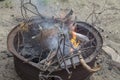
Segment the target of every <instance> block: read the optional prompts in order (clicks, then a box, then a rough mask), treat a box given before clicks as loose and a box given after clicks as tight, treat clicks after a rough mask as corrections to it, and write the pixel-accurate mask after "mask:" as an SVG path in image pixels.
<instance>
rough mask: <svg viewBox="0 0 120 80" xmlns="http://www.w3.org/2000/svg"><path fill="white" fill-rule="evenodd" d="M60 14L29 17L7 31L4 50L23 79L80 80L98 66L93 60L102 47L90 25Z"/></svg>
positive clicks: (96, 33)
mask: <svg viewBox="0 0 120 80" xmlns="http://www.w3.org/2000/svg"><path fill="white" fill-rule="evenodd" d="M72 13H73V11H72V10H70V12H69V13H68V14H67V15H66V16H65V17H64V18H45V17H43V16H41V15H39V16H35V17H31V18H29V19H26V20H24V21H23V22H22V23H20V24H19V25H17V26H16V27H15V28H14V29H12V31H11V32H10V33H9V35H8V39H7V40H8V41H7V46H8V50H9V51H10V52H11V53H12V54H13V55H14V64H15V69H16V72H17V73H18V75H19V76H20V77H21V78H22V79H23V80H68V79H69V80H84V79H86V78H88V77H89V76H90V75H91V74H92V73H94V72H96V71H98V70H100V66H99V65H96V66H95V67H94V64H95V60H96V57H97V55H98V54H99V52H100V50H101V47H102V43H103V42H102V38H101V35H100V34H99V32H98V31H97V30H96V29H95V28H94V27H93V26H91V25H89V24H87V23H85V22H80V21H73V20H71V19H70V16H71V15H72Z"/></svg>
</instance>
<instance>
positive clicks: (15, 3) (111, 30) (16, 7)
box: [0, 0, 120, 80]
mask: <svg viewBox="0 0 120 80" xmlns="http://www.w3.org/2000/svg"><path fill="white" fill-rule="evenodd" d="M33 1H34V3H35V4H36V5H38V6H41V8H40V11H41V12H42V14H44V15H46V16H57V17H58V13H59V9H60V8H63V9H66V8H69V9H70V8H72V9H73V11H74V15H76V16H77V19H78V20H79V21H86V22H88V23H89V24H91V25H94V27H96V28H97V30H98V31H99V32H100V33H101V35H102V37H103V40H104V46H109V47H111V48H112V49H114V50H115V52H116V53H117V54H118V55H120V0H45V1H43V0H42V1H41V0H40V1H39V4H40V5H39V4H38V3H37V2H35V1H37V0H33ZM50 1H51V2H50ZM54 6H56V7H54ZM46 11H47V12H46ZM93 11H94V12H95V13H94V14H93ZM47 13H50V14H47ZM90 14H91V15H90ZM88 16H89V18H88ZM21 17H22V16H21V14H20V2H19V0H5V1H0V80H21V79H20V78H19V76H18V75H17V74H16V72H15V70H14V64H13V57H12V55H11V54H10V53H9V52H8V51H7V45H6V41H7V35H8V33H9V32H10V30H11V29H12V28H13V27H14V26H16V25H17V24H18V23H19V22H18V21H16V20H19V18H21ZM96 17H97V20H96ZM87 18H88V19H87ZM99 60H101V61H100V63H101V65H102V67H103V68H102V70H101V71H99V72H97V73H95V74H93V76H92V77H91V78H90V80H120V76H119V75H120V68H118V67H116V66H113V65H112V60H111V58H110V56H108V55H107V54H106V53H105V52H104V51H102V52H101V55H100V57H99Z"/></svg>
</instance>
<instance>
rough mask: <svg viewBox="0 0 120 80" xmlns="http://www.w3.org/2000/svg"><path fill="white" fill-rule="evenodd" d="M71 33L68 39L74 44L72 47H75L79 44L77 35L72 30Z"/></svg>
mask: <svg viewBox="0 0 120 80" xmlns="http://www.w3.org/2000/svg"><path fill="white" fill-rule="evenodd" d="M71 34H72V38H71V39H70V41H71V43H72V45H73V46H74V48H77V47H78V46H79V44H80V40H77V36H76V34H75V33H74V31H72V32H71Z"/></svg>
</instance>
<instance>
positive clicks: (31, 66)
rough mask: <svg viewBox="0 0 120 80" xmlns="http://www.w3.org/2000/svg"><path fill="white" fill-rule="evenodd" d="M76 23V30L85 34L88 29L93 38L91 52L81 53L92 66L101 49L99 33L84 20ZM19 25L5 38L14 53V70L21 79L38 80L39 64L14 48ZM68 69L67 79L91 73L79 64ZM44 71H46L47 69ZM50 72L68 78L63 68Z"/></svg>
mask: <svg viewBox="0 0 120 80" xmlns="http://www.w3.org/2000/svg"><path fill="white" fill-rule="evenodd" d="M77 24H78V25H77V27H78V29H77V32H80V33H82V34H84V35H87V31H89V32H90V34H91V35H92V36H93V37H94V38H95V41H96V47H95V48H94V49H92V53H90V51H89V50H88V51H87V52H86V54H88V55H87V57H86V56H85V57H84V55H83V57H84V58H85V61H86V62H87V64H88V65H89V66H91V67H93V66H94V63H95V58H96V56H97V55H98V53H99V51H100V50H101V47H102V44H103V41H102V38H101V35H100V34H99V32H98V31H97V30H96V29H95V28H94V27H93V26H91V25H89V24H87V23H85V22H77ZM19 26H20V25H17V26H16V27H15V28H14V29H12V30H11V32H10V33H9V35H8V38H7V47H8V50H9V51H10V52H11V53H12V54H13V55H14V64H15V69H16V72H17V73H18V75H19V76H20V77H21V78H22V80H39V73H40V72H41V70H40V69H39V66H38V65H37V64H36V63H34V62H32V61H29V62H28V61H27V59H25V58H24V57H23V56H21V55H19V54H18V52H17V50H16V47H17V46H16V44H17V42H18V40H17V37H18V35H17V33H18V31H19V30H20V28H19ZM80 29H81V30H80ZM79 30H80V31H79ZM21 40H22V36H21V35H19V41H20V42H22V41H21ZM70 71H72V76H71V78H70V79H69V80H84V79H86V78H88V77H89V76H90V75H91V74H92V73H90V72H88V71H87V70H86V69H84V68H83V67H82V66H81V65H80V64H79V65H78V66H77V67H76V69H74V68H73V67H70ZM44 73H47V71H46V72H44ZM52 74H53V75H58V76H60V77H61V78H62V79H63V80H68V76H69V75H68V74H67V72H66V70H65V69H62V70H60V71H55V72H53V73H52ZM52 80H59V79H57V78H52Z"/></svg>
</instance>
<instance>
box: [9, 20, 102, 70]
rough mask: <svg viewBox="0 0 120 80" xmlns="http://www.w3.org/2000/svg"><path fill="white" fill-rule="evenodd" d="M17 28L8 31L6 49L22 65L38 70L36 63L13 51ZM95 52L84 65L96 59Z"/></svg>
mask: <svg viewBox="0 0 120 80" xmlns="http://www.w3.org/2000/svg"><path fill="white" fill-rule="evenodd" d="M76 23H78V25H79V23H82V24H83V23H85V22H81V21H77V22H76ZM85 25H88V26H89V27H92V26H91V25H89V24H88V23H85ZM19 26H20V24H18V25H17V26H16V27H14V28H13V29H12V30H11V31H10V33H9V34H8V37H7V48H8V50H9V51H10V52H11V53H12V54H13V55H14V56H16V57H17V58H19V59H20V60H22V61H23V63H28V64H30V65H32V66H34V67H35V68H37V69H39V67H38V65H37V64H36V63H34V62H32V61H28V60H27V59H25V58H24V57H22V56H21V55H19V54H18V53H17V51H16V50H15V46H14V45H13V43H14V38H15V36H16V33H17V31H19V29H20V28H19ZM94 30H95V31H96V32H97V33H98V35H99V37H101V35H100V33H99V32H98V31H97V30H96V29H95V28H94ZM100 39H101V40H100V41H101V42H102V43H103V40H102V37H101V38H100ZM101 46H102V44H101ZM96 52H97V51H96ZM96 52H93V54H92V55H90V57H89V58H87V59H85V61H86V63H89V62H91V61H92V60H94V59H95V57H96V56H97V54H98V53H96ZM93 56H94V57H93Z"/></svg>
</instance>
